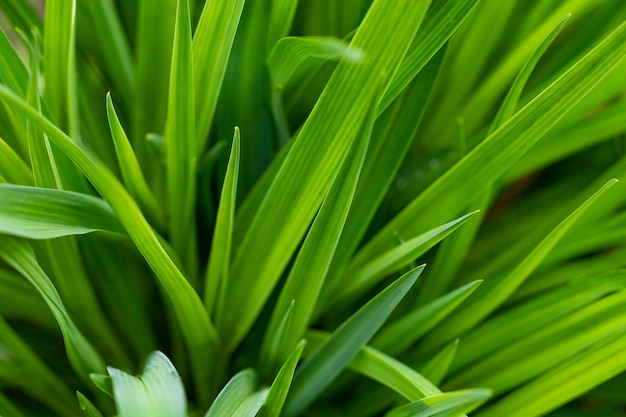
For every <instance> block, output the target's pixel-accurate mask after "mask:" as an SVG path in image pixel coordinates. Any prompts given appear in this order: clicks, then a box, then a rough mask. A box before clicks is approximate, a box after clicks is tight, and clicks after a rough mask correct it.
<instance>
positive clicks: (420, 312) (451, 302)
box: [371, 281, 482, 355]
mask: <svg viewBox="0 0 626 417" xmlns="http://www.w3.org/2000/svg"><path fill="white" fill-rule="evenodd" d="M481 282H482V281H473V282H470V283H469V284H466V285H463V286H462V287H459V288H457V289H456V290H454V291H451V292H449V293H448V294H446V295H444V296H442V297H439V298H438V299H436V300H433V301H432V302H430V303H428V304H426V305H425V306H423V307H420V308H417V309H415V310H413V311H412V312H410V313H408V314H406V315H405V316H404V317H402V318H400V319H398V320H396V321H394V322H393V323H390V324H388V325H387V326H385V328H384V329H383V330H382V331H381V332H380V334H378V335H377V336H376V337H375V338H374V340H373V341H372V344H371V345H372V346H373V347H375V348H376V349H379V350H382V351H384V352H387V353H388V354H391V355H397V354H399V353H402V352H403V351H405V350H406V349H408V348H409V347H410V346H411V345H412V344H413V343H415V342H416V341H417V340H418V339H419V338H420V337H422V336H423V335H425V334H426V333H427V332H429V331H430V330H431V329H432V328H433V327H435V326H436V325H437V324H439V323H441V322H442V321H444V320H445V319H446V317H448V315H450V314H451V313H452V312H453V311H454V310H455V309H456V308H457V307H458V306H459V305H460V304H461V303H462V302H463V301H465V299H467V297H469V296H470V295H471V294H472V293H473V292H474V291H475V290H476V288H478V286H479V285H480V284H481Z"/></svg>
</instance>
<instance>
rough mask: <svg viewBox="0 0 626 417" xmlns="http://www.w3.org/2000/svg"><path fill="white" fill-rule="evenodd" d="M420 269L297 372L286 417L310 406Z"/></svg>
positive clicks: (375, 302) (338, 332) (367, 307)
mask: <svg viewBox="0 0 626 417" xmlns="http://www.w3.org/2000/svg"><path fill="white" fill-rule="evenodd" d="M420 272H421V269H416V270H412V271H410V272H407V273H406V274H405V275H403V276H402V277H401V278H398V280H397V281H395V282H394V283H393V284H391V285H390V286H389V287H387V288H386V289H385V290H384V291H382V292H381V293H380V294H379V295H377V296H376V297H374V298H373V299H372V300H370V301H369V302H368V303H367V304H366V305H365V306H363V307H362V308H361V309H360V310H359V311H357V312H356V313H355V314H354V315H353V316H351V317H350V318H349V319H348V320H347V321H346V322H344V323H343V324H342V325H341V326H340V327H339V328H338V329H337V330H335V332H334V333H333V335H332V336H331V337H330V338H329V339H328V340H327V341H326V342H325V343H324V344H323V345H322V346H320V347H319V348H317V349H316V350H315V352H314V353H313V354H312V355H311V356H310V357H309V358H307V360H306V361H305V362H304V363H303V364H302V367H301V368H300V369H299V370H298V371H297V372H296V374H295V376H294V381H293V385H292V388H291V390H290V395H289V397H288V398H287V403H286V405H285V413H286V415H294V414H297V413H298V412H300V411H302V410H303V409H305V408H306V407H307V406H309V405H310V404H311V403H312V402H313V400H314V399H315V397H316V396H317V395H319V394H320V393H321V391H322V390H323V389H324V388H325V387H326V386H327V385H328V384H330V382H331V381H332V380H333V379H334V378H335V377H336V376H337V375H338V374H339V372H341V370H342V369H343V368H344V367H345V366H346V365H347V364H348V363H349V362H350V360H351V359H352V358H353V357H354V355H356V353H357V352H358V351H359V349H360V348H361V347H362V346H363V345H365V343H367V341H368V340H369V339H371V337H372V336H373V335H374V333H375V332H376V331H377V330H378V329H379V328H380V326H382V324H383V323H384V321H385V319H386V318H387V316H389V314H391V312H392V311H393V309H394V308H395V306H396V305H397V304H398V303H399V302H400V300H402V298H403V297H404V295H405V294H406V293H407V291H408V290H409V289H410V288H411V287H412V286H413V284H414V283H415V280H417V277H418V276H419V273H420Z"/></svg>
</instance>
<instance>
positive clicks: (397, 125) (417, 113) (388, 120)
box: [329, 47, 446, 280]
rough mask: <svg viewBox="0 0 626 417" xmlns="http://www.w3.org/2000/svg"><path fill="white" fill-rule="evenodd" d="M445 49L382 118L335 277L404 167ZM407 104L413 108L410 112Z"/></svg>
mask: <svg viewBox="0 0 626 417" xmlns="http://www.w3.org/2000/svg"><path fill="white" fill-rule="evenodd" d="M445 52H446V48H445V47H444V48H442V49H441V50H440V51H439V52H438V53H437V54H436V55H435V56H434V57H433V58H432V59H431V60H430V61H429V63H428V64H427V65H426V66H425V67H424V69H423V70H422V71H421V72H420V73H419V75H418V76H417V77H416V78H415V80H414V81H413V82H412V83H411V84H410V85H409V86H408V87H407V90H406V92H405V93H404V94H403V96H401V98H399V99H398V100H397V102H396V104H395V105H394V106H393V107H392V108H391V109H389V110H387V113H388V114H383V115H381V117H380V118H379V119H378V122H377V123H376V126H375V129H374V133H373V135H372V140H371V145H370V150H369V151H368V155H367V156H366V159H365V163H364V166H363V169H362V171H363V172H362V173H361V175H360V178H359V184H358V185H357V189H356V192H355V195H354V203H353V204H352V206H351V207H350V214H349V216H348V219H347V221H346V224H345V226H344V230H343V232H342V234H341V240H340V241H339V244H338V245H337V250H336V251H335V255H334V257H333V261H332V264H331V267H330V271H329V276H330V279H331V280H332V279H334V277H335V276H336V274H337V273H338V272H339V271H340V269H341V268H342V267H344V266H345V264H346V262H347V261H348V259H349V258H350V256H352V254H353V253H354V251H355V250H356V248H357V247H358V244H359V242H360V241H361V239H362V238H363V235H364V234H365V233H366V230H367V226H368V225H369V224H370V222H371V221H372V218H373V217H374V215H375V213H376V210H377V209H378V208H379V206H380V204H381V202H382V201H383V199H384V196H385V195H386V194H387V191H388V190H389V187H390V186H391V184H392V182H393V178H394V177H395V175H396V173H397V171H398V169H399V168H400V164H401V162H402V160H403V158H404V155H405V154H406V152H407V151H408V149H409V145H410V144H411V141H412V139H413V137H414V136H415V134H416V132H417V129H418V127H419V126H420V124H421V119H422V116H423V114H424V111H425V110H426V105H427V103H428V99H429V97H430V94H431V91H432V88H433V85H434V84H435V80H436V79H437V75H438V74H439V70H440V68H441V64H442V62H443V59H444V56H445ZM406 108H411V109H412V111H410V112H407V111H405V109H406Z"/></svg>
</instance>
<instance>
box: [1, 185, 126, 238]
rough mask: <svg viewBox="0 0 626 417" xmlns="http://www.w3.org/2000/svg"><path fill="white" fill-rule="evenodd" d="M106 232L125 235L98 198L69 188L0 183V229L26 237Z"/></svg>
mask: <svg viewBox="0 0 626 417" xmlns="http://www.w3.org/2000/svg"><path fill="white" fill-rule="evenodd" d="M95 231H107V232H112V233H119V234H125V232H124V229H123V228H122V227H121V225H120V223H119V221H118V220H117V217H116V216H115V213H114V212H113V210H111V207H110V206H109V205H108V204H107V203H106V202H104V201H103V200H102V199H100V198H97V197H92V196H88V195H85V194H80V193H74V192H71V191H62V190H52V189H48V188H37V187H25V186H21V185H12V184H0V232H1V233H7V234H11V235H14V236H21V237H26V238H29V239H50V238H54V237H59V236H68V235H74V234H83V233H90V232H95Z"/></svg>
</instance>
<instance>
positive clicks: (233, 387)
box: [204, 369, 258, 417]
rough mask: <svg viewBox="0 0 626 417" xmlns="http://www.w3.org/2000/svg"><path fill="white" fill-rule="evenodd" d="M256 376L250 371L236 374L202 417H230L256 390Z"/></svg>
mask: <svg viewBox="0 0 626 417" xmlns="http://www.w3.org/2000/svg"><path fill="white" fill-rule="evenodd" d="M257 382H258V376H257V374H256V372H255V371H254V370H252V369H244V370H243V371H240V372H238V373H237V374H236V375H235V376H234V377H232V378H231V379H230V381H228V384H226V386H225V387H224V388H223V389H222V391H221V392H220V393H219V395H218V396H217V397H216V398H215V401H214V402H213V404H212V405H211V408H209V410H208V411H207V412H206V414H205V415H204V417H221V416H232V415H233V413H234V412H235V410H237V408H238V407H239V405H240V404H241V403H242V402H243V401H245V399H246V398H248V397H249V396H250V395H251V394H252V393H253V392H254V389H255V388H256V385H257Z"/></svg>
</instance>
